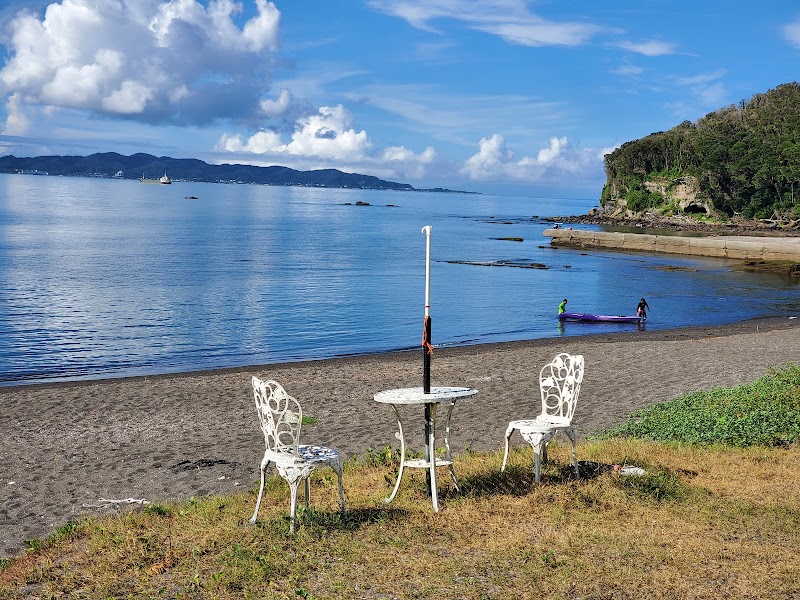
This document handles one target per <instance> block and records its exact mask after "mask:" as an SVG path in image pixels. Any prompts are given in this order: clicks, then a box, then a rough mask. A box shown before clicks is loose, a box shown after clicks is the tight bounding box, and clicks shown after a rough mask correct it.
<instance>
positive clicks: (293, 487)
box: [289, 479, 299, 533]
mask: <svg viewBox="0 0 800 600" xmlns="http://www.w3.org/2000/svg"><path fill="white" fill-rule="evenodd" d="M298 483H299V482H298V481H297V480H296V479H295V480H294V481H290V482H289V491H290V493H291V497H292V503H291V508H290V510H289V515H290V518H291V521H290V522H289V533H294V526H295V523H296V521H297V484H298Z"/></svg>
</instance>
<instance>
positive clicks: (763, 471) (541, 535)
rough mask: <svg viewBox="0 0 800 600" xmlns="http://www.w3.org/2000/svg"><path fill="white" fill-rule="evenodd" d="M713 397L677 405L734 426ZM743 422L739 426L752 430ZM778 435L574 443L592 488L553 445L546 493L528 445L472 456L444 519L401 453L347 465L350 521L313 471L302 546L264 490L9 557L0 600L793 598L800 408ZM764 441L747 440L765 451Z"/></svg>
mask: <svg viewBox="0 0 800 600" xmlns="http://www.w3.org/2000/svg"><path fill="white" fill-rule="evenodd" d="M797 378H798V373H797V369H796V368H795V367H789V368H787V369H786V370H783V371H779V372H774V373H772V374H770V375H768V376H767V377H766V378H762V379H760V380H758V381H757V382H755V383H754V384H753V387H747V386H744V387H742V388H735V391H734V392H731V395H729V396H728V401H727V403H734V404H735V403H737V402H742V401H744V400H745V399H746V398H749V397H752V396H761V397H763V400H764V402H766V400H768V398H769V396H770V394H771V395H772V396H771V397H772V398H773V400H774V401H778V400H780V401H781V402H784V404H781V405H780V406H782V407H786V406H788V407H789V408H790V409H791V407H792V406H794V407H796V402H797V400H796V398H797V397H798V394H797V391H796V387H795V386H796V379H797ZM769 390H771V391H769ZM693 396H695V395H693ZM706 396H707V397H706V402H705V403H703V402H701V400H700V398H696V399H695V400H693V403H691V404H689V405H686V404H682V403H684V402H686V399H685V398H682V399H678V400H676V401H674V403H676V405H678V406H684V407H687V406H689V407H691V409H689V408H684V410H677V409H673V410H676V412H675V413H673V414H674V418H678V417H679V416H680V414H682V413H683V412H684V411H685V410H691V411H692V412H693V413H694V414H695V416H694V417H693V418H692V419H690V421H692V422H696V423H699V422H703V421H702V420H699V421H698V420H697V419H699V418H700V417H703V418H706V417H707V415H706V412H708V413H709V414H716V415H719V414H729V413H724V412H723V413H719V412H718V411H720V410H721V407H723V406H725V405H726V401H724V400H722V399H721V398H722V397H723V396H724V394H723V392H722V391H721V390H713V391H712V392H709V393H708V394H707V395H706ZM793 402H794V404H793ZM666 404H671V403H666ZM698 406H699V407H701V408H698ZM748 406H750V408H753V407H757V406H762V407H763V406H765V404H763V403H761V402H760V401H759V402H754V404H751V405H748ZM740 409H741V406H740V408H739V409H737V410H740ZM753 409H754V408H753ZM698 412H699V414H700V417H698V416H697V414H698ZM732 414H734V415H738V412H734V413H732ZM787 415H788V416H787ZM791 415H794V416H791ZM719 419H720V417H719V416H717V419H716V421H719ZM791 419H795V420H794V422H792V421H791ZM635 420H637V421H644V420H646V417H645V416H644V415H639V416H637V417H636V419H635ZM740 420H741V418H738V417H737V419H734V420H731V419H728V420H727V423H729V424H730V425H731V428H733V429H735V430H737V431H741V430H742V428H741V427H738V426H736V423H737V422H738V421H740ZM716 421H715V422H716ZM780 422H781V423H782V424H783V426H785V427H778V428H776V431H779V432H781V433H779V434H777V435H773V436H772V437H770V438H767V439H768V440H773V441H774V440H780V443H771V442H768V443H766V444H762V443H760V442H759V443H758V444H752V443H745V442H744V438H743V435H742V433H741V432H740V433H737V434H736V435H733V436H731V439H733V440H735V441H736V443H735V444H723V443H721V442H720V441H716V442H712V443H710V444H706V443H705V442H704V443H703V444H698V443H687V441H686V440H681V439H678V438H675V437H674V436H672V435H671V434H670V435H666V433H665V439H664V440H663V441H661V440H659V441H656V440H655V439H652V438H655V437H658V435H657V434H656V433H655V431H657V430H656V429H651V430H649V431H648V433H647V434H646V435H645V436H644V437H645V438H647V439H637V438H636V437H630V436H628V435H624V436H619V435H618V436H614V437H612V436H608V435H606V436H605V437H603V438H602V439H592V440H590V441H588V442H586V443H583V444H581V445H580V446H579V448H578V455H579V458H580V459H581V461H582V462H581V474H582V478H581V479H580V480H576V479H575V478H574V471H573V468H572V465H571V463H570V454H571V452H570V450H571V449H570V447H569V446H568V445H563V446H561V445H551V448H550V451H549V455H550V462H548V463H547V464H546V465H544V468H543V484H542V485H538V486H537V485H535V484H534V482H533V468H532V461H533V455H532V452H531V450H530V448H521V449H517V450H514V451H512V453H511V455H510V457H509V467H508V468H507V469H506V471H505V472H503V473H501V472H500V463H501V461H502V454H501V453H499V452H498V453H488V454H487V453H475V452H465V453H464V454H462V455H459V456H458V457H457V469H458V474H459V482H460V484H461V488H462V492H461V493H460V494H459V493H456V492H455V490H454V488H453V487H452V484H451V483H450V482H449V480H448V478H447V477H446V471H442V472H441V475H440V477H439V489H440V501H441V504H442V510H441V512H440V513H438V514H434V513H433V512H432V509H431V506H430V502H429V500H427V499H426V498H425V494H424V475H423V473H422V472H420V471H412V472H411V476H409V475H406V476H405V477H404V481H403V483H402V484H401V487H400V492H399V494H398V496H397V498H396V499H395V501H394V502H392V503H391V504H389V505H387V504H385V503H384V502H383V498H385V497H386V496H387V495H388V493H389V491H390V490H391V486H392V484H393V482H394V480H393V477H392V475H393V470H394V469H395V468H396V465H397V453H396V451H394V450H391V449H389V448H385V449H382V450H378V451H368V452H367V453H366V454H365V455H364V456H363V457H359V458H357V459H355V460H352V461H350V462H349V463H348V464H347V465H346V467H345V480H344V481H345V493H346V496H347V503H348V510H347V512H346V513H345V514H344V515H341V514H340V513H339V512H338V495H337V492H336V478H335V476H334V475H333V473H332V472H331V471H330V470H321V471H318V472H316V473H315V475H314V477H313V478H312V507H311V508H309V509H302V510H301V511H300V513H299V517H300V527H299V528H298V530H297V532H296V533H295V534H294V535H291V534H289V523H288V503H289V501H288V489H287V486H286V484H285V482H283V480H280V479H279V478H277V477H273V478H270V480H269V481H268V484H267V487H266V490H265V492H264V494H265V497H264V501H263V503H262V508H261V512H260V515H259V520H258V522H257V523H256V524H255V525H250V524H249V523H248V519H249V517H250V516H251V514H252V510H253V508H254V506H255V496H256V493H257V484H254V486H253V487H252V489H250V490H248V491H245V492H242V493H240V494H237V495H233V496H225V497H206V498H194V499H191V500H189V501H187V502H184V503H176V504H172V503H154V504H151V505H149V506H147V507H145V508H142V509H139V510H136V511H134V512H130V513H127V514H124V515H121V516H116V517H109V518H102V519H96V520H85V521H81V522H77V523H69V524H67V525H65V526H64V527H62V528H61V529H60V530H59V531H58V532H56V533H54V534H53V535H52V536H50V537H49V538H47V539H44V540H36V541H33V542H31V544H29V551H28V552H27V553H26V554H24V555H22V556H20V557H17V558H11V559H4V560H2V561H0V598H3V599H5V598H22V597H26V598H27V597H40V598H59V597H78V598H220V599H226V598H306V599H311V598H315V599H323V598H324V599H327V598H366V599H371V598H374V599H389V598H430V597H436V598H466V599H475V600H479V599H489V598H495V599H499V598H539V597H542V596H545V597H557V598H689V597H691V598H796V597H798V596H800V552H798V550H800V482H799V480H798V477H797V474H798V472H800V468H799V467H800V445H798V444H797V443H796V442H797V438H793V441H790V443H789V444H788V445H787V444H786V443H785V442H786V441H787V439H788V438H786V434H785V433H783V431H784V430H786V431H790V432H791V431H796V427H797V423H798V421H797V413H796V412H791V410H788V411H787V412H785V414H784V416H782V417H781V419H780ZM748 423H749V421H748ZM792 427H794V428H795V429H792ZM787 428H788V429H787ZM680 429H687V430H688V429H690V428H689V427H688V425H682V426H681V427H680ZM763 429H764V427H763V425H758V426H747V427H745V428H744V431H749V432H752V433H753V435H754V436H755V438H754V439H756V440H762V439H764V438H763V437H762V436H761V433H760V432H761V431H762V430H763ZM669 431H671V430H670V429H669V428H667V429H665V432H667V433H668V432H669ZM715 431H718V432H720V436H721V437H725V435H722V434H723V433H724V431H725V429H724V428H717V429H716V430H715ZM744 437H746V436H744ZM689 439H695V438H694V437H692V436H690V437H689ZM703 439H704V438H703ZM615 464H628V465H636V466H639V467H642V468H644V469H645V470H646V474H645V475H642V476H623V475H620V474H619V473H618V472H616V471H615V470H614V469H613V465H615Z"/></svg>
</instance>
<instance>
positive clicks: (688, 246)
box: [544, 229, 800, 261]
mask: <svg viewBox="0 0 800 600" xmlns="http://www.w3.org/2000/svg"><path fill="white" fill-rule="evenodd" d="M544 235H545V237H549V238H551V240H550V244H551V245H553V246H566V247H570V248H608V249H616V250H631V251H640V252H666V253H670V254H690V255H694V256H714V257H718V258H735V259H742V260H767V261H800V237H781V238H774V237H772V238H771V237H755V236H710V237H682V236H673V235H649V234H644V233H616V232H607V231H587V230H582V229H547V230H545V232H544Z"/></svg>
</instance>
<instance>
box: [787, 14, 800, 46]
mask: <svg viewBox="0 0 800 600" xmlns="http://www.w3.org/2000/svg"><path fill="white" fill-rule="evenodd" d="M783 37H784V38H786V41H787V42H789V43H790V44H791V45H792V46H794V47H795V48H800V21H797V22H796V23H790V24H789V25H784V26H783Z"/></svg>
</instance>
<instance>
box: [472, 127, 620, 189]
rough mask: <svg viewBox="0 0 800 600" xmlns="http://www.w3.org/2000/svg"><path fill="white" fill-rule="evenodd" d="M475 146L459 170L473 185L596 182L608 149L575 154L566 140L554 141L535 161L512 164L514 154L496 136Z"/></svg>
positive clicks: (520, 161) (577, 151) (528, 160)
mask: <svg viewBox="0 0 800 600" xmlns="http://www.w3.org/2000/svg"><path fill="white" fill-rule="evenodd" d="M478 146H479V149H478V152H477V153H476V154H474V155H473V156H471V157H470V158H469V159H467V161H466V162H465V163H464V165H463V166H462V168H461V173H462V174H463V175H466V176H468V177H469V178H470V179H471V180H473V181H502V180H516V181H528V182H548V181H558V180H560V179H561V178H563V177H565V176H568V177H569V178H570V181H575V180H578V179H592V178H598V177H599V176H600V174H601V173H602V166H603V155H604V154H606V153H608V149H607V148H603V149H600V150H597V149H591V148H587V149H583V150H578V149H575V148H573V147H572V145H571V144H570V142H569V140H568V139H567V138H566V137H553V138H550V144H549V145H548V146H547V147H546V148H542V149H541V150H539V151H538V152H537V153H536V157H530V156H524V157H522V158H520V159H518V160H515V155H514V152H513V151H512V150H510V149H509V148H507V147H506V141H505V138H503V136H501V135H498V134H496V133H495V134H493V135H492V136H491V137H488V138H482V139H481V141H480V142H479V143H478Z"/></svg>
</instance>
